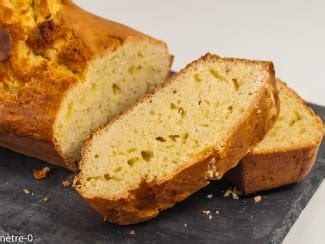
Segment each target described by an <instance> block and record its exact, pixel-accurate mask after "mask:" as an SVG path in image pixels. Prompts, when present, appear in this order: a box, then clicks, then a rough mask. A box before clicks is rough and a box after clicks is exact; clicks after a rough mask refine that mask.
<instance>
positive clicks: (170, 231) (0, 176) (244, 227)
mask: <svg viewBox="0 0 325 244" xmlns="http://www.w3.org/2000/svg"><path fill="white" fill-rule="evenodd" d="M313 107H314V108H315V110H316V111H317V112H318V113H319V114H320V115H321V116H322V117H323V119H324V118H325V108H321V107H318V106H313ZM45 165H46V164H45V163H42V162H40V161H38V160H36V159H33V158H28V157H25V156H23V155H19V154H17V153H13V152H10V151H8V150H5V149H0V236H1V235H3V234H4V233H10V234H24V235H27V234H33V235H34V237H35V241H34V242H35V243H108V242H112V243H136V242H138V243H169V242H170V243H176V242H177V243H270V242H271V243H280V242H281V241H282V240H283V238H284V237H285V235H286V233H287V232H288V231H289V229H290V227H291V226H292V225H293V223H294V222H295V220H296V219H297V217H298V216H299V214H300V212H301V210H302V209H303V208H304V207H305V206H306V204H307V203H308V201H309V199H310V198H311V197H312V195H313V193H314V192H315V191H316V190H317V188H318V186H319V185H320V183H321V181H322V180H323V179H324V176H325V144H324V143H323V144H322V145H321V149H320V152H319V154H318V159H317V163H316V165H315V167H314V168H313V170H312V172H311V174H310V175H309V176H308V177H307V178H306V179H305V180H304V181H303V182H301V183H299V184H296V185H291V186H287V187H283V188H281V189H278V190H273V191H269V192H266V193H263V200H262V202H260V203H259V204H255V203H254V201H253V199H252V197H247V198H242V199H240V200H232V199H230V198H224V197H223V196H222V190H224V189H226V188H228V185H227V183H226V182H219V183H216V182H213V183H211V184H210V186H209V187H207V188H206V189H203V190H202V191H200V192H198V193H196V194H194V195H193V196H191V197H190V198H189V199H187V200H185V201H183V202H181V203H179V204H177V205H176V206H175V207H174V208H172V209H169V210H167V211H165V212H164V213H162V214H161V215H160V216H159V217H158V218H156V219H154V220H152V221H149V222H146V223H143V224H139V225H136V226H130V227H121V226H117V225H113V224H110V223H104V222H103V221H102V217H101V216H99V215H98V214H97V213H96V212H95V211H93V210H92V209H91V208H90V207H89V206H88V205H87V204H86V203H85V202H84V201H83V200H82V199H81V198H80V197H79V195H78V194H77V193H76V192H74V191H73V190H72V189H71V188H68V189H63V187H62V184H61V183H62V181H63V180H66V179H71V178H72V177H73V174H71V173H70V172H68V171H66V170H64V169H59V168H55V167H52V166H51V167H52V169H53V172H52V173H51V174H50V175H49V176H48V177H47V178H46V179H45V180H43V181H40V182H38V181H35V180H33V178H32V174H31V172H32V169H40V168H43V167H44V166H45ZM24 188H28V189H30V190H31V191H32V192H33V193H34V195H26V194H25V193H24V192H23V189H24ZM210 193H212V194H214V197H213V198H212V199H207V198H206V196H207V194H210ZM45 196H48V197H49V201H48V202H47V203H44V202H42V199H43V198H44V197H45ZM202 210H211V211H212V213H213V219H211V220H209V219H208V217H207V216H204V215H202V214H201V211H202ZM216 210H218V211H220V214H219V215H218V216H216V214H215V211H216ZM185 223H186V224H187V225H188V226H187V228H185V227H184V224H185ZM131 230H134V231H135V233H136V234H135V235H129V234H128V232H129V231H131Z"/></svg>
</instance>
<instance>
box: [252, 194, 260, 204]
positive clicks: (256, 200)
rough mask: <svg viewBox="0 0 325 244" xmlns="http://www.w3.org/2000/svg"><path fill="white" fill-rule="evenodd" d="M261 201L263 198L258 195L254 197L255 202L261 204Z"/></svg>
mask: <svg viewBox="0 0 325 244" xmlns="http://www.w3.org/2000/svg"><path fill="white" fill-rule="evenodd" d="M260 201H262V196H260V195H258V196H255V197H254V202H255V203H259V202H260Z"/></svg>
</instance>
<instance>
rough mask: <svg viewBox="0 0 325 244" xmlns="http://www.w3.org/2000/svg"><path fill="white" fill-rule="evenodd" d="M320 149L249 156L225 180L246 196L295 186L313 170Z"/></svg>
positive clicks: (303, 149)
mask: <svg viewBox="0 0 325 244" xmlns="http://www.w3.org/2000/svg"><path fill="white" fill-rule="evenodd" d="M318 148H319V146H314V147H309V148H308V147H306V148H299V149H297V150H292V151H288V152H274V153H272V154H264V155H263V154H261V155H259V154H257V155H247V156H246V157H245V158H244V159H242V160H241V162H240V163H239V165H238V166H237V167H235V168H234V169H232V170H231V171H229V172H228V173H227V174H226V176H225V177H226V178H227V179H228V180H229V181H231V182H232V183H233V184H235V185H236V187H237V188H238V189H239V190H240V191H241V192H242V193H243V194H246V195H248V194H252V193H256V192H259V191H265V190H270V189H273V188H276V187H280V186H284V185H288V184H292V183H296V182H299V181H301V180H302V179H304V178H305V177H306V176H307V175H308V173H309V172H310V170H311V169H312V167H313V165H314V163H315V160H316V156H317V152H318Z"/></svg>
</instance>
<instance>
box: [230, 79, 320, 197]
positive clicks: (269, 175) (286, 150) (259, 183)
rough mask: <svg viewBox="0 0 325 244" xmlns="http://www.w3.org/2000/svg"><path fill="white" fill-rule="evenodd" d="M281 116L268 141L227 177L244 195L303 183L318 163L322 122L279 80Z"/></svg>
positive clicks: (251, 153)
mask: <svg viewBox="0 0 325 244" xmlns="http://www.w3.org/2000/svg"><path fill="white" fill-rule="evenodd" d="M277 87H278V89H279V97H280V103H281V106H280V107H281V109H280V115H279V118H278V120H277V122H276V123H275V125H274V127H273V128H272V129H271V130H270V131H269V132H268V133H267V135H266V136H265V138H264V139H263V140H262V141H261V142H260V143H259V144H258V145H257V146H256V147H255V148H254V149H253V150H252V151H251V152H250V153H249V154H248V155H247V156H246V157H244V158H243V159H242V160H241V162H240V163H239V165H238V166H237V167H236V168H234V169H232V170H231V171H229V173H227V174H226V178H227V179H228V180H230V181H231V182H232V183H234V184H235V185H236V186H237V187H238V188H239V189H240V191H242V192H243V193H244V194H250V193H255V192H258V191H262V190H268V189H272V188H275V187H279V186H283V185H287V184H291V183H295V182H298V181H300V180H302V179H303V178H304V177H305V176H306V175H307V174H308V173H309V171H310V170H311V168H312V166H313V165H314V163H315V160H316V156H317V151H318V148H319V145H320V143H321V141H322V138H323V123H322V121H321V119H320V118H319V117H318V116H316V115H315V113H314V112H313V111H312V109H311V108H309V107H308V106H307V105H306V104H305V102H304V101H303V100H302V99H301V98H300V97H299V96H298V95H297V94H296V93H295V92H294V91H293V90H292V89H290V88H289V87H288V86H287V85H286V84H285V83H283V82H281V81H280V80H278V81H277Z"/></svg>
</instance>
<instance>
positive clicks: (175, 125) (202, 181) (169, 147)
mask: <svg viewBox="0 0 325 244" xmlns="http://www.w3.org/2000/svg"><path fill="white" fill-rule="evenodd" d="M277 115H278V97H277V90H276V86H275V78H274V70H273V64H272V63H270V62H262V61H248V60H239V59H229V58H225V59H222V58H219V57H217V56H213V55H210V54H208V55H206V56H204V57H202V58H200V59H199V60H197V61H195V62H193V63H192V64H190V65H188V66H187V67H186V68H185V69H183V70H182V71H181V72H180V73H179V74H177V75H175V76H173V77H171V78H170V79H169V80H167V81H166V82H165V83H164V84H163V85H162V86H161V87H159V88H157V89H156V90H155V91H154V92H153V93H152V94H151V95H148V96H147V97H145V98H144V99H142V100H141V101H140V102H138V103H137V104H136V105H134V106H133V107H131V108H130V109H129V110H128V111H126V112H125V113H124V114H122V115H121V116H119V117H118V118H116V119H115V120H114V121H112V122H110V123H109V124H108V125H107V126H105V127H104V128H102V129H100V130H98V131H97V132H96V133H95V134H94V135H93V136H92V138H91V139H90V140H89V141H88V142H87V143H86V146H85V147H84V149H83V154H82V155H83V157H82V160H81V163H80V174H79V175H78V176H77V177H76V179H75V182H74V185H75V188H76V190H77V191H78V192H79V193H80V194H81V195H82V197H84V198H85V199H86V200H87V201H88V202H89V204H90V205H91V206H92V207H93V208H95V209H96V210H97V211H98V212H100V213H101V214H103V215H104V216H105V219H107V220H108V221H111V222H115V223H118V224H133V223H138V222H141V221H145V220H148V219H151V218H153V217H155V216H157V215H158V214H159V212H160V211H162V210H164V209H167V208H169V207H172V206H173V205H174V204H175V203H176V202H179V201H182V200H183V199H185V198H187V197H188V196H189V195H191V194H192V193H194V192H196V191H197V190H199V189H201V188H203V187H205V186H206V185H207V184H208V183H209V181H208V180H209V179H220V178H221V177H222V176H223V174H224V173H225V172H227V171H228V170H229V169H230V168H232V167H234V166H235V165H236V164H237V163H238V162H239V160H240V159H241V158H242V157H243V156H244V155H245V154H246V153H247V152H248V151H249V149H250V148H251V147H252V146H253V145H255V144H256V143H257V142H258V141H260V140H262V138H263V137H264V136H265V134H266V132H267V131H268V130H269V129H270V128H271V127H272V125H273V123H274V122H275V120H276V118H277Z"/></svg>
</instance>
